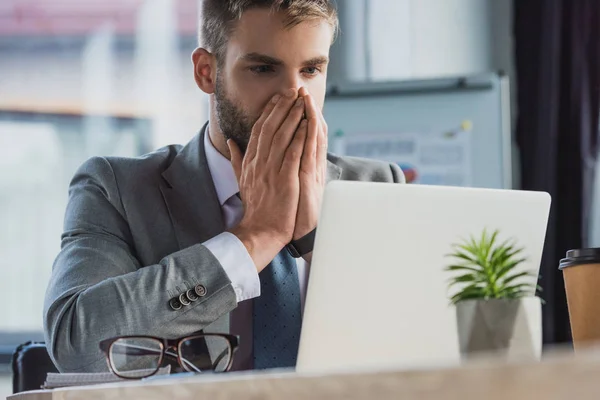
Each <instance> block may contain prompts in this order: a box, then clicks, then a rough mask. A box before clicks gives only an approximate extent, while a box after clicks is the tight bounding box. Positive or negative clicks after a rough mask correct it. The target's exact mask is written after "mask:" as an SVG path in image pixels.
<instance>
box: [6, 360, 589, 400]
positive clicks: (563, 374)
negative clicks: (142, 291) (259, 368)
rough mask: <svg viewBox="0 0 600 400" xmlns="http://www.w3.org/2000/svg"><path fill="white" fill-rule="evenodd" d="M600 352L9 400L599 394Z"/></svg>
mask: <svg viewBox="0 0 600 400" xmlns="http://www.w3.org/2000/svg"><path fill="white" fill-rule="evenodd" d="M599 396H600V352H599V351H598V350H594V351H589V352H587V353H586V354H578V355H577V356H574V355H573V354H571V353H570V352H562V353H561V354H555V355H552V356H548V357H546V358H545V359H544V360H543V361H542V362H538V363H513V364H507V363H501V362H498V361H490V360H488V361H480V362H472V363H469V364H467V365H464V366H462V367H460V368H448V369H436V370H423V371H389V370H388V371H385V372H383V371H382V372H379V373H375V372H363V373H358V372H357V373H340V374H327V375H309V374H296V373H291V372H271V373H264V372H263V373H232V374H228V375H219V376H214V375H213V376H192V377H182V378H177V379H173V378H172V379H168V380H157V381H154V382H144V383H142V382H127V383H119V384H106V385H98V386H89V387H81V388H69V389H56V390H53V391H37V392H29V393H25V394H20V395H15V396H10V397H8V399H10V400H50V399H69V400H71V399H88V400H94V399H144V400H150V399H168V400H183V399H186V400H187V399H211V400H215V399H219V400H220V399H222V400H229V399H231V400H244V399H252V400H256V399H267V400H269V399H284V400H299V399H314V400H336V399H350V400H354V399H369V400H375V399H377V400H386V399H419V400H434V399H435V400H438V399H444V400H465V399H478V400H479V399H487V400H506V399H510V400H520V399H523V400H531V399H543V400H559V399H560V400H564V399H568V400H570V399H577V400H587V399H590V400H592V399H593V400H596V399H598V398H599Z"/></svg>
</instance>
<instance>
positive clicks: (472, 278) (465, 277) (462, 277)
mask: <svg viewBox="0 0 600 400" xmlns="http://www.w3.org/2000/svg"><path fill="white" fill-rule="evenodd" d="M477 280H478V279H477V276H476V275H473V274H472V273H469V274H464V275H460V276H455V277H453V278H451V282H450V284H449V285H448V286H453V285H456V284H457V283H466V282H473V281H477Z"/></svg>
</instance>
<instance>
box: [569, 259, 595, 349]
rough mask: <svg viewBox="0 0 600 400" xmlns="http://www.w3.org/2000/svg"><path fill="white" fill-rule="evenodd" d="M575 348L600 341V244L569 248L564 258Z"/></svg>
mask: <svg viewBox="0 0 600 400" xmlns="http://www.w3.org/2000/svg"><path fill="white" fill-rule="evenodd" d="M559 268H560V269H561V270H562V271H563V276H564V280H565V290H566V292H567V303H568V307H569V319H570V321H571V332H572V334H573V347H574V348H575V350H577V349H581V348H582V347H587V346H590V345H596V344H600V248H591V249H578V250H569V251H568V252H567V256H566V257H565V258H563V259H562V260H561V261H560V266H559Z"/></svg>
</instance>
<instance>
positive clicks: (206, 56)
mask: <svg viewBox="0 0 600 400" xmlns="http://www.w3.org/2000/svg"><path fill="white" fill-rule="evenodd" d="M192 63H193V64H194V80H195V81H196V84H197V85H198V87H199V88H200V89H201V90H202V91H203V92H204V93H206V94H213V93H214V92H215V86H216V81H217V59H216V57H215V56H214V55H213V54H212V53H210V52H208V50H206V49H203V48H201V47H198V48H197V49H196V50H194V52H193V53H192Z"/></svg>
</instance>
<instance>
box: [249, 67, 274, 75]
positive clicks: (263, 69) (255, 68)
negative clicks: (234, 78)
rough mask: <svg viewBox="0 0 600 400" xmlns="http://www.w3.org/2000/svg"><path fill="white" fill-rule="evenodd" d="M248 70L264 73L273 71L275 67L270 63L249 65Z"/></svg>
mask: <svg viewBox="0 0 600 400" xmlns="http://www.w3.org/2000/svg"><path fill="white" fill-rule="evenodd" d="M250 71H252V72H254V73H255V74H266V73H269V72H273V71H275V69H274V68H273V66H272V65H255V66H253V67H250Z"/></svg>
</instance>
